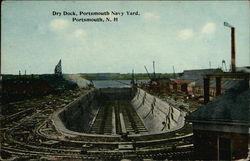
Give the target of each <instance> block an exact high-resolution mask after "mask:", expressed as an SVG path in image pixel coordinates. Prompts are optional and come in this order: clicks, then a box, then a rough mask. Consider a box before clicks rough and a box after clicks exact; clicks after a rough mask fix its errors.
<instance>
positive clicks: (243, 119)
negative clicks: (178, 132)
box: [186, 81, 250, 160]
mask: <svg viewBox="0 0 250 161" xmlns="http://www.w3.org/2000/svg"><path fill="white" fill-rule="evenodd" d="M249 93H250V89H249V81H244V82H242V83H240V84H238V85H236V86H235V87H233V88H232V89H230V90H228V92H226V93H225V94H224V95H221V96H219V97H217V98H216V99H215V100H214V101H212V102H210V103H208V104H206V105H205V106H204V107H202V108H200V109H198V110H196V111H195V112H193V113H191V114H190V115H188V116H187V117H186V120H187V121H189V122H192V123H193V133H194V140H193V141H194V146H195V156H196V159H209V160H236V159H246V158H247V157H248V159H249V155H248V151H249V133H250V131H249V127H250V124H249V116H250V115H249V107H250V105H249V98H250V97H249Z"/></svg>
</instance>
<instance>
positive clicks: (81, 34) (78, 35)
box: [68, 29, 86, 40]
mask: <svg viewBox="0 0 250 161" xmlns="http://www.w3.org/2000/svg"><path fill="white" fill-rule="evenodd" d="M68 36H69V39H70V40H72V39H75V40H83V39H84V38H85V36H86V31H85V30H84V29H76V30H75V31H73V32H72V33H71V34H68Z"/></svg>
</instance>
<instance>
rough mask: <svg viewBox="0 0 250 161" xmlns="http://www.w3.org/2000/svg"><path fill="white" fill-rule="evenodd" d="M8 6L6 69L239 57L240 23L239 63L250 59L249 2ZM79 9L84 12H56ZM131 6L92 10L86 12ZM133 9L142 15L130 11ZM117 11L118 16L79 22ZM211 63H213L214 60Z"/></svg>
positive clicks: (217, 61)
mask: <svg viewBox="0 0 250 161" xmlns="http://www.w3.org/2000/svg"><path fill="white" fill-rule="evenodd" d="M1 7H2V10H1V11H2V13H1V16H2V18H1V24H2V26H1V56H2V57H1V70H2V73H3V74H18V72H19V70H20V71H21V73H24V71H25V70H26V73H27V74H45V73H53V72H54V67H55V65H56V64H57V63H58V61H59V60H60V59H61V60H62V70H63V73H102V72H115V73H130V72H131V71H132V69H134V70H135V72H136V73H145V72H146V71H145V69H144V65H145V66H147V68H148V70H149V72H152V70H153V69H152V68H153V67H152V62H153V61H155V68H156V72H159V73H172V72H173V66H174V68H175V72H183V70H188V69H205V68H210V67H211V68H218V67H221V66H222V60H225V61H226V65H227V68H229V66H230V62H231V40H230V34H231V32H230V28H228V27H225V26H224V25H223V22H224V21H226V22H228V23H229V24H231V25H233V26H234V27H235V29H236V66H249V65H250V52H249V44H250V36H249V35H250V33H249V32H250V31H249V30H250V29H249V28H250V24H249V21H250V17H249V15H250V13H249V10H250V6H249V2H247V1H222V2H219V1H198V2H196V1H187V2H184V1H178V2H175V1H141V2H131V1H123V2H122V1H94V2H86V1H85V2H84V1H80V2H79V1H72V2H70V1H68V2H65V1H54V2H53V1H36V2H34V1H21V2H20V1H7V2H4V3H2V6H1ZM53 11H56V12H61V13H62V12H63V11H66V12H75V13H77V14H78V16H69V15H61V16H59V15H53V14H52V13H53ZM80 11H82V12H107V11H108V12H110V13H111V12H112V11H114V12H124V14H125V15H123V16H114V15H109V16H99V15H98V16H87V15H81V16H80V15H79V12H80ZM126 11H130V12H136V11H138V13H139V15H133V16H131V15H126ZM73 17H75V18H99V17H102V18H103V19H104V20H106V18H110V19H111V20H113V18H114V17H117V18H118V22H106V21H105V22H72V18H73ZM210 65H211V66H210Z"/></svg>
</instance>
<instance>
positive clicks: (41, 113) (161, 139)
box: [0, 93, 193, 160]
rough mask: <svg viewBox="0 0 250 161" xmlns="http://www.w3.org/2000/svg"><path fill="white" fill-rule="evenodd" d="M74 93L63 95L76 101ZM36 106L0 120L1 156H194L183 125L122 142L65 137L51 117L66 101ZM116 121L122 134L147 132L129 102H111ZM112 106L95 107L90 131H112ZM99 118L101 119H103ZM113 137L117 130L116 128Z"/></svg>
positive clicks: (48, 100)
mask: <svg viewBox="0 0 250 161" xmlns="http://www.w3.org/2000/svg"><path fill="white" fill-rule="evenodd" d="M80 94H81V93H78V95H72V96H71V97H70V96H69V94H66V96H65V97H67V102H71V101H73V100H75V98H76V97H77V96H79V95H80ZM39 103H40V104H39V105H37V106H34V104H33V105H32V107H27V108H25V106H24V108H22V110H19V111H18V112H16V113H14V114H11V115H9V116H8V117H5V118H4V119H2V121H1V122H2V123H4V126H1V149H0V152H1V157H2V159H8V158H11V157H17V158H25V159H34V158H35V159H41V158H45V159H46V158H47V160H50V159H51V158H57V159H60V158H61V159H62V158H68V159H84V160H118V159H122V158H128V159H135V158H136V159H137V160H140V159H146V158H151V159H166V158H168V159H190V158H192V154H193V145H192V133H191V131H190V127H189V126H190V125H189V124H187V125H186V126H185V127H183V128H182V129H180V130H177V131H175V132H170V133H168V134H157V135H152V136H151V135H145V136H128V140H122V139H121V138H112V137H111V138H105V137H98V136H92V137H89V136H79V137H75V138H70V137H67V136H64V135H62V134H61V133H59V132H57V131H56V129H55V128H54V126H53V124H52V121H51V119H50V115H52V113H53V112H54V111H55V110H57V109H59V108H62V107H63V106H65V100H64V99H62V98H61V96H60V97H51V98H46V99H44V102H41V101H40V102H39ZM113 105H114V110H115V116H116V117H115V118H116V122H119V121H120V120H119V117H118V114H119V113H120V112H121V113H123V115H124V120H125V122H126V124H127V126H126V130H127V131H129V132H130V133H132V134H133V133H134V134H140V133H143V132H146V129H145V127H144V126H143V124H142V122H140V120H139V118H137V117H138V116H137V115H136V112H133V108H132V107H130V106H129V103H128V102H122V101H115V102H114V103H113ZM110 107H112V106H104V107H103V108H102V109H100V111H99V113H98V115H100V118H99V119H98V117H99V116H97V118H96V120H95V123H94V125H93V126H92V129H91V130H93V131H92V132H93V133H94V132H95V133H103V134H111V133H112V130H111V129H112V127H110V126H111V124H112V120H111V119H112V117H110V116H111V115H112V108H110ZM102 118H103V119H102ZM116 130H117V131H116V133H117V134H119V133H120V132H121V127H120V126H119V125H116ZM120 144H129V145H132V149H125V150H124V149H119V145H120Z"/></svg>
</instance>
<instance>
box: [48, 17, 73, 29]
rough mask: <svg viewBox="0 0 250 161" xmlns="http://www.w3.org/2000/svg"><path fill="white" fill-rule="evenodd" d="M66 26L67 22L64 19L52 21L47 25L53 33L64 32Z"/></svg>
mask: <svg viewBox="0 0 250 161" xmlns="http://www.w3.org/2000/svg"><path fill="white" fill-rule="evenodd" d="M68 26H69V22H68V21H67V20H64V19H53V20H52V21H50V24H49V28H50V29H51V30H52V31H55V32H60V31H64V30H66V29H67V28H68Z"/></svg>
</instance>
